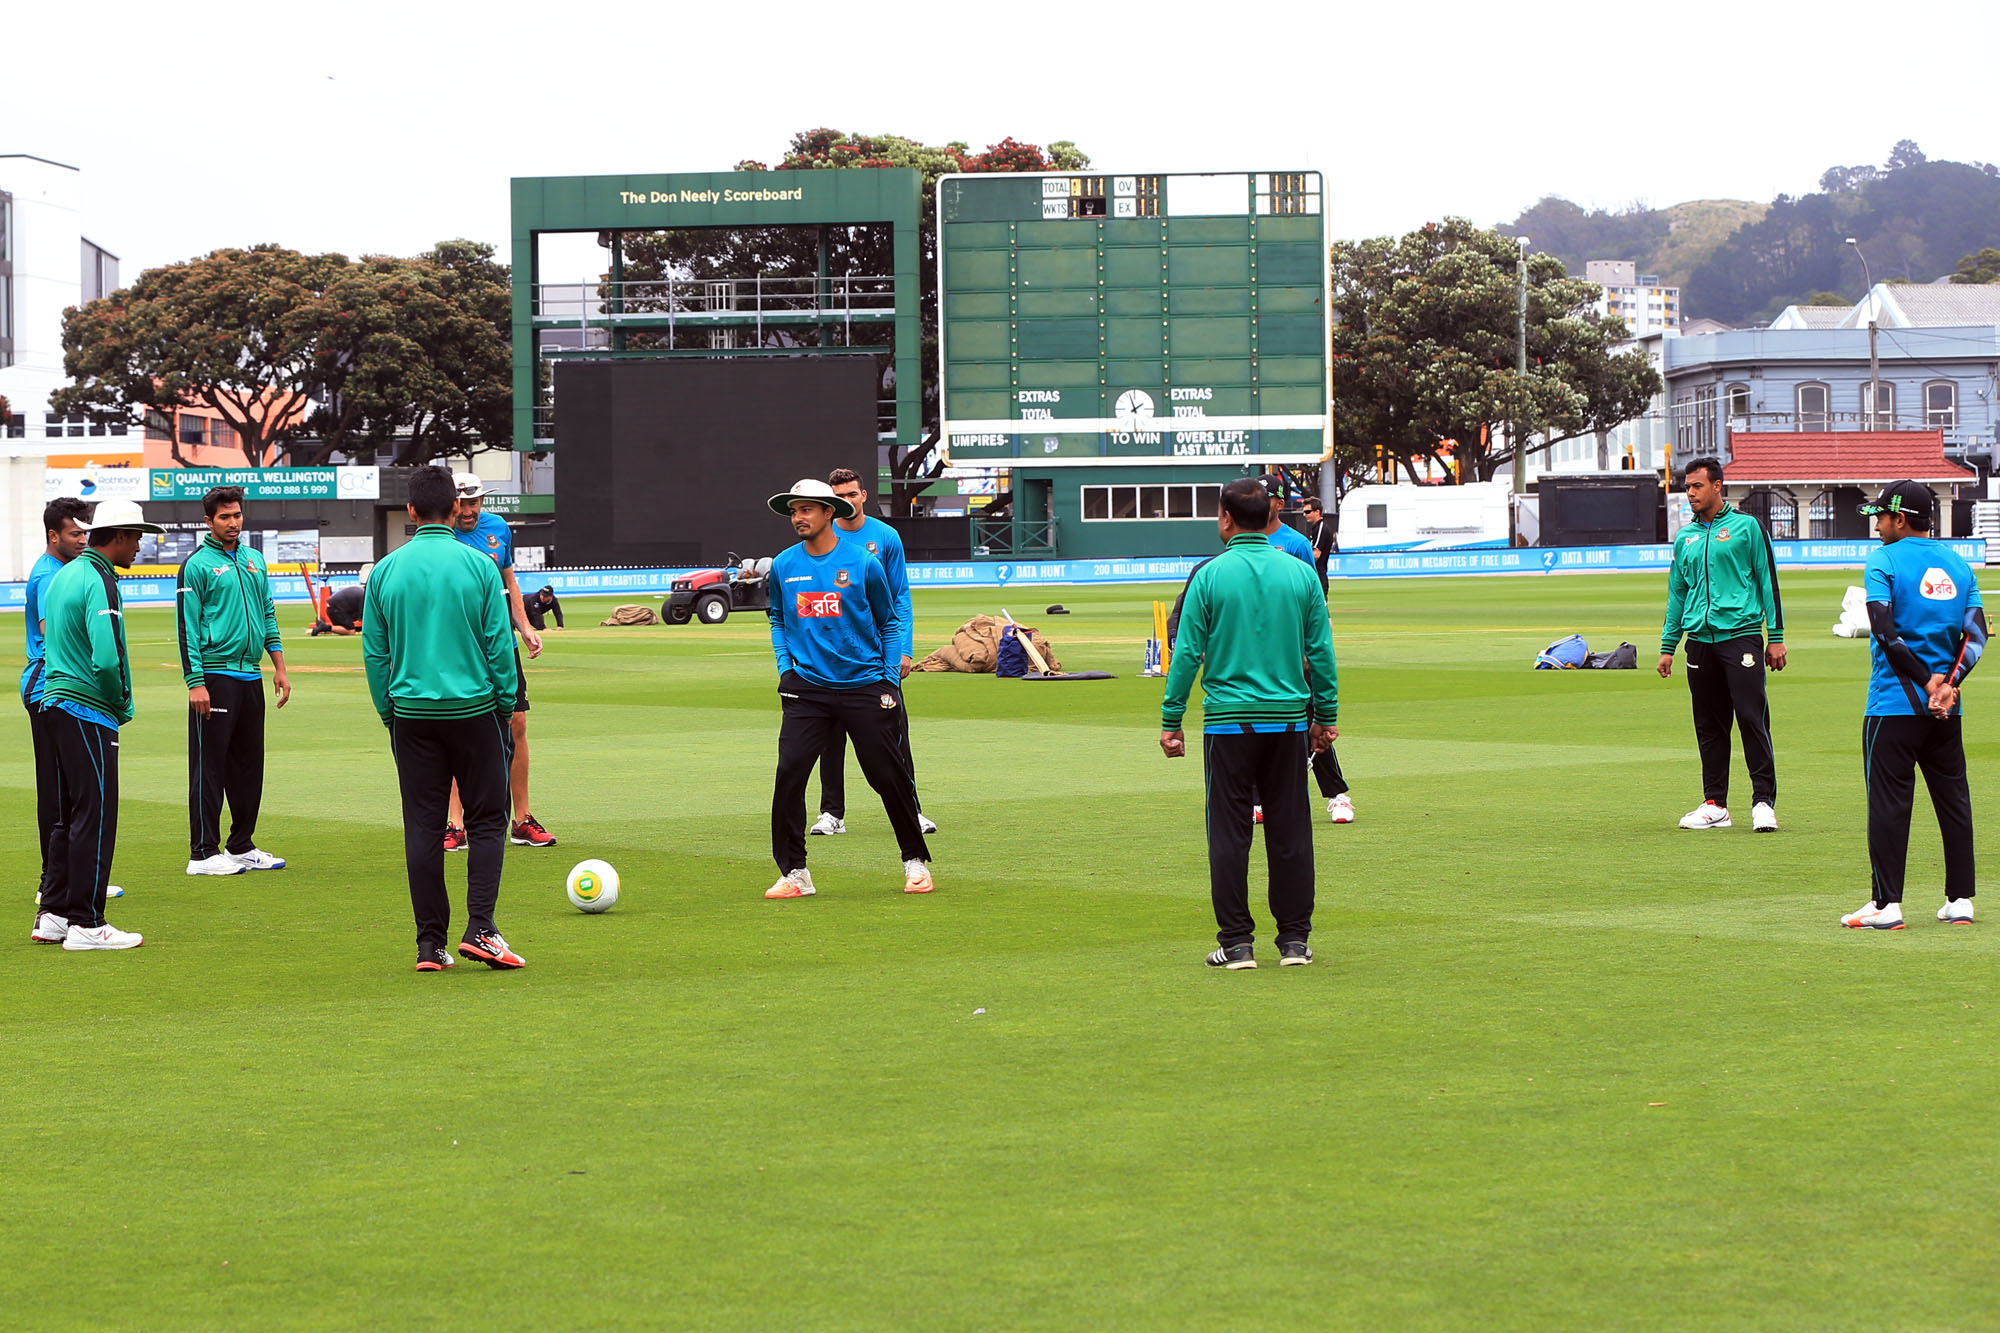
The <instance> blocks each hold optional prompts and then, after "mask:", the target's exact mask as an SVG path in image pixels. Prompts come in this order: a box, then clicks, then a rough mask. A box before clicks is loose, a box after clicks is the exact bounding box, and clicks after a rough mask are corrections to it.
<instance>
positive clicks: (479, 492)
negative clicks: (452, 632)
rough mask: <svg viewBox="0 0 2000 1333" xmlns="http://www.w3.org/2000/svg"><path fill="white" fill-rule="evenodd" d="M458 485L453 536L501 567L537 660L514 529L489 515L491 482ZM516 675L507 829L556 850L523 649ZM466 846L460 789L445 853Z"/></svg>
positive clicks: (524, 841)
mask: <svg viewBox="0 0 2000 1333" xmlns="http://www.w3.org/2000/svg"><path fill="white" fill-rule="evenodd" d="M452 481H453V482H454V483H456V485H457V487H458V520H457V523H456V525H455V526H454V527H453V529H452V535H453V536H454V537H456V538H458V539H459V540H460V541H462V542H464V543H465V544H466V545H467V546H470V547H471V548H472V549H473V550H475V551H477V552H479V553H480V554H481V555H485V556H490V557H492V560H493V563H494V564H496V565H498V566H499V567H500V586H501V587H503V588H505V589H506V590H507V618H508V621H509V622H510V623H511V624H512V625H513V626H514V632H515V633H516V634H518V635H520V636H521V642H522V643H525V644H527V645H528V657H529V658H530V659H531V660H532V659H534V658H537V657H540V656H541V654H542V636H541V634H540V633H539V632H537V631H536V629H535V627H534V626H533V625H531V624H529V623H528V610H527V607H526V605H525V604H523V602H522V601H521V585H520V584H519V583H518V582H516V581H515V579H514V530H513V529H512V528H510V527H508V526H507V520H506V519H504V518H501V517H500V516H499V515H498V514H488V513H486V512H484V508H485V499H486V484H485V483H484V482H482V481H481V480H480V479H479V478H478V477H477V476H475V475H474V474H472V473H470V472H459V473H456V474H454V475H453V477H452ZM514 674H515V675H516V676H518V677H519V678H520V681H521V693H520V695H519V696H518V697H517V698H516V699H515V700H514V715H513V721H512V724H511V728H512V730H513V733H514V761H513V767H512V768H511V769H509V770H508V788H509V791H508V796H509V798H510V800H511V802H512V804H513V808H514V814H513V818H512V820H511V822H510V823H509V824H508V826H507V840H508V841H509V842H511V843H513V844H514V845H515V846H516V847H553V846H555V845H556V838H555V835H554V834H553V833H550V832H549V831H548V830H547V829H545V828H543V827H542V823H541V821H540V820H538V819H536V818H535V815H534V809H533V807H532V806H530V805H529V804H528V673H527V672H525V671H523V670H521V651H520V649H518V648H516V649H515V650H514ZM465 848H466V836H465V827H464V812H463V809H462V807H461V806H460V804H459V799H458V787H457V785H456V784H453V786H452V789H451V808H450V810H448V811H447V812H446V814H445V828H444V849H445V850H446V851H448V852H462V851H464V850H465Z"/></svg>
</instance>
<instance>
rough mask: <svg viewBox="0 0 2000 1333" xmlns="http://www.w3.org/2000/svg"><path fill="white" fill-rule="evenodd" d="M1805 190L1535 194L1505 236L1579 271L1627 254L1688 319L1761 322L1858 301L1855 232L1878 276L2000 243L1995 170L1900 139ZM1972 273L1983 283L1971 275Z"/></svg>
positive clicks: (1931, 275) (1958, 259) (1860, 285)
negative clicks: (1795, 308)
mask: <svg viewBox="0 0 2000 1333" xmlns="http://www.w3.org/2000/svg"><path fill="white" fill-rule="evenodd" d="M1819 186H1820V188H1819V189H1818V190H1817V191H1815V192H1814V193H1811V194H1805V195H1799V196H1797V197H1794V196H1791V195H1782V194H1781V195H1779V196H1778V197H1777V198H1776V199H1774V200H1772V201H1771V203H1770V204H1768V205H1763V204H1749V203H1742V202H1739V201H1734V200H1705V201H1699V202H1696V203H1689V204H1677V205H1675V206H1674V207H1672V208H1668V209H1655V208H1651V207H1647V206H1645V205H1641V204H1635V205H1633V206H1631V207H1630V208H1626V209H1623V210H1618V211H1609V210H1596V211H1588V210H1585V209H1583V208H1580V207H1578V206H1577V205H1575V204H1573V203H1571V202H1569V201H1568V200H1566V199H1560V198H1556V197H1550V198H1546V199H1542V200H1540V201H1539V202H1537V203H1536V204H1535V205H1534V206H1533V207H1531V208H1529V209H1527V210H1526V211H1525V212H1523V213H1522V214H1521V215H1520V216H1519V217H1518V218H1516V219H1515V220H1514V221H1513V222H1512V223H1509V224H1504V225H1502V226H1501V227H1500V228H1498V230H1499V231H1500V232H1501V234H1503V235H1513V236H1521V235H1525V236H1527V237H1529V238H1531V240H1532V241H1533V243H1534V248H1535V249H1536V250H1542V251H1546V252H1547V253H1550V254H1553V255H1555V256H1556V257H1557V258H1559V259H1561V260H1562V261H1563V264H1564V266H1565V267H1566V268H1568V269H1569V270H1570V271H1571V272H1580V271H1581V270H1582V266H1583V264H1584V263H1585V261H1587V260H1591V259H1625V260H1631V261H1632V262H1633V263H1635V264H1637V265H1638V267H1639V269H1640V271H1641V272H1645V273H1658V274H1659V275H1660V278H1661V281H1662V282H1663V283H1664V284H1666V285H1669V286H1678V287H1680V288H1681V289H1682V291H1681V308H1682V311H1683V313H1684V314H1685V315H1686V316H1687V317H1688V318H1707V319H1718V320H1722V321H1723V322H1725V323H1729V324H1747V323H1758V322H1762V321H1765V320H1768V319H1770V318H1771V317H1772V316H1774V315H1776V314H1777V313H1778V312H1779V311H1780V310H1782V309H1784V308H1785V307H1786V306H1788V305H1793V304H1801V303H1805V302H1808V301H1811V300H1814V299H1817V300H1819V301H1822V302H1827V301H1832V300H1838V301H1840V302H1841V303H1843V304H1844V303H1846V302H1851V301H1857V300H1859V299H1860V298H1861V296H1862V294H1863V293H1864V292H1865V291H1866V289H1867V278H1866V277H1864V271H1863V268H1862V265H1861V262H1860V259H1859V258H1858V257H1857V256H1856V254H1855V247H1854V246H1850V245H1848V244H1847V239H1848V238H1849V237H1853V238H1854V239H1855V240H1856V241H1857V242H1858V243H1859V246H1860V250H1861V253H1862V254H1864V255H1866V256H1867V259H1868V269H1867V276H1868V277H1872V278H1873V279H1874V280H1875V281H1877V282H1931V281H1934V280H1936V279H1938V278H1941V277H1946V276H1948V275H1953V274H1954V273H1957V274H1959V275H1960V276H1959V277H1958V278H1957V280H1959V281H1966V280H1968V278H1967V276H1965V275H1966V274H1967V273H1968V272H1978V271H1979V266H1978V265H1977V264H1976V263H1973V264H1970V265H1966V266H1965V267H1964V268H1961V264H1962V261H1964V260H1966V259H1967V258H1968V257H1969V256H1974V255H1976V254H1977V253H1978V252H1979V251H1981V250H1982V249H1985V248H1989V247H1993V246H1995V245H2000V167H1996V166H1994V165H1993V164H1991V163H1986V162H1974V163H1965V162H1933V161H1931V160H1929V159H1928V158H1927V157H1926V156H1925V155H1924V152H1923V150H1922V149H1921V148H1919V147H1918V146H1917V145H1916V144H1914V143H1912V142H1911V141H1910V140H1908V139H1905V140H1902V141H1901V142H1899V143H1898V144H1896V146H1895V147H1894V148H1893V149H1891V150H1890V153H1889V157H1888V160H1887V162H1886V163H1884V165H1882V166H1880V167H1876V166H1870V165H1863V166H1854V167H1831V168H1829V169H1828V170H1827V171H1826V172H1825V173H1823V174H1822V175H1821V176H1820V179H1819ZM1970 280H1973V281H1978V280H1979V279H1978V278H1976V277H1973V278H1971V279H1970Z"/></svg>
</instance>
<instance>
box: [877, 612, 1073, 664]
mask: <svg viewBox="0 0 2000 1333" xmlns="http://www.w3.org/2000/svg"><path fill="white" fill-rule="evenodd" d="M1006 628H1007V622H1006V621H1004V620H1002V619H1001V618H1000V617H999V616H974V617H973V618H972V619H970V620H968V621H966V622H965V623H964V624H963V625H960V626H959V627H958V631H957V633H955V634H953V635H952V636H951V642H950V643H948V644H946V645H945V646H944V647H942V648H940V649H938V650H937V651H936V652H934V653H932V654H931V655H930V656H929V657H926V658H925V659H924V660H923V661H921V662H919V663H917V664H916V665H915V666H913V667H911V668H910V669H911V670H912V671H969V672H973V673H975V674H976V673H980V672H985V673H988V674H991V672H992V670H993V664H994V662H995V661H996V660H997V659H998V658H999V656H1000V631H1002V630H1004V629H1006ZM1021 633H1023V634H1026V635H1027V636H1028V637H1029V638H1030V639H1032V640H1033V641H1034V644H1035V647H1036V649H1038V650H1039V651H1040V652H1041V654H1042V656H1043V657H1044V658H1046V659H1048V664H1049V670H1051V671H1060V670H1062V663H1060V662H1058V661H1056V650H1055V649H1054V648H1052V647H1050V646H1049V641H1048V639H1046V638H1045V637H1043V635H1042V634H1041V633H1040V632H1039V631H1037V630H1033V629H1030V628H1028V627H1027V626H1026V625H1023V626H1021Z"/></svg>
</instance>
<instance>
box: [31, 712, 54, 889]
mask: <svg viewBox="0 0 2000 1333" xmlns="http://www.w3.org/2000/svg"><path fill="white" fill-rule="evenodd" d="M53 726H54V724H53V723H51V722H50V721H49V718H48V715H47V714H46V713H44V712H42V711H41V709H40V708H39V707H35V708H31V709H30V710H29V712H28V734H29V736H30V737H31V738H32V739H33V740H34V743H35V831H36V832H37V833H38V834H39V835H40V838H41V848H42V881H41V891H42V893H44V894H46V893H47V892H48V887H49V835H50V834H51V833H53V832H54V831H55V827H56V825H57V824H58V823H60V822H61V820H62V795H61V787H60V783H61V778H60V777H59V775H58V774H57V772H56V737H55V732H54V731H53V730H52V729H51V728H52V727H53Z"/></svg>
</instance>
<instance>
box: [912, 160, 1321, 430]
mask: <svg viewBox="0 0 2000 1333" xmlns="http://www.w3.org/2000/svg"><path fill="white" fill-rule="evenodd" d="M1322 199H1323V191H1322V186H1321V179H1320V175H1319V173H1318V172H1312V171H1275V172H1222V173H1214V174H1201V175H1196V174H1171V173H1169V174H1156V175H1150V176H1149V175H1120V174H1117V173H1104V174H1092V173H1056V174H1043V175H1009V174H992V175H968V176H945V177H942V178H941V179H940V180H939V181H938V191H937V210H938V307H939V310H938V315H939V318H938V326H939V340H940V350H939V360H940V362H941V367H940V369H941V372H942V373H941V376H940V382H941V393H942V409H943V418H944V435H945V456H946V459H947V461H948V462H950V463H953V464H956V465H960V466H975V467H994V466H1006V465H1008V464H1009V463H1012V462H1017V461H1018V462H1024V463H1025V462H1033V463H1035V464H1036V465H1038V466H1089V465H1092V464H1099V465H1110V464H1127V465H1129V464H1132V463H1135V462H1142V461H1150V462H1156V463H1184V464H1213V463H1217V462H1230V461H1243V462H1249V463H1306V462H1316V461H1318V460H1319V459H1321V458H1323V457H1325V456H1326V454H1327V452H1328V449H1329V447H1330V445H1331V441H1332V433H1331V420H1332V418H1331V415H1330V412H1329V409H1328V393H1327V389H1328V384H1327V356H1328V340H1327V300H1326V298H1327V251H1326V227H1325V214H1324V212H1323V210H1322V207H1321V204H1322Z"/></svg>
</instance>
